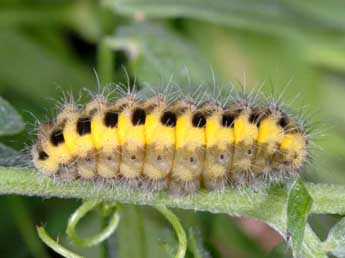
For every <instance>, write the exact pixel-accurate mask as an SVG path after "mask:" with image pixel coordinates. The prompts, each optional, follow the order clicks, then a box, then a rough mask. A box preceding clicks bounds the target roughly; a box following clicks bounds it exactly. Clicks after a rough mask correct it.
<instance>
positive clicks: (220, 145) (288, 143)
mask: <svg viewBox="0 0 345 258" xmlns="http://www.w3.org/2000/svg"><path fill="white" fill-rule="evenodd" d="M117 93H119V91H117ZM117 95H119V94H117ZM307 144H308V135H307V133H306V131H305V129H304V126H303V125H302V123H301V122H299V121H298V120H297V119H295V118H293V117H291V116H289V115H287V113H286V112H284V111H282V108H281V107H280V105H278V104H275V103H268V104H267V103H261V104H257V103H255V104H254V103H253V101H251V100H250V98H232V101H227V102H226V103H221V102H219V101H217V100H215V99H210V98H208V100H207V101H195V100H193V99H191V98H188V97H185V96H183V95H182V96H179V97H175V98H174V99H173V100H171V99H169V98H168V97H167V96H166V95H165V94H155V95H154V96H151V97H148V98H142V97H139V96H138V94H135V93H133V92H132V93H129V94H126V95H125V96H122V97H119V98H118V99H116V100H115V101H108V100H107V98H105V97H104V96H102V95H97V96H96V97H95V98H94V99H93V100H92V101H91V102H89V103H88V104H86V105H85V106H84V107H81V106H79V105H76V104H74V103H68V104H65V105H64V106H63V108H62V110H61V112H60V113H59V114H58V115H57V117H56V119H54V120H53V121H50V122H49V123H43V124H41V125H40V127H39V130H38V139H37V142H36V143H35V144H34V146H33V148H32V156H33V163H34V165H35V167H36V168H37V169H38V170H39V171H40V172H41V173H42V174H43V175H47V176H54V177H59V178H62V179H68V180H77V179H83V180H88V179H96V178H102V179H103V180H104V181H107V180H109V181H111V182H119V183H122V184H124V185H126V186H129V187H134V188H137V187H138V188H139V187H140V188H144V189H147V190H149V191H159V190H163V189H169V191H170V192H171V193H173V194H181V193H182V194H188V193H193V192H195V191H197V190H198V189H199V188H200V187H204V188H206V189H207V190H223V189H224V188H225V186H226V185H228V184H229V183H233V184H235V185H236V184H243V183H245V184H250V183H252V181H255V179H256V178H266V177H269V176H271V175H273V176H278V177H279V176H282V175H288V174H297V173H298V171H299V170H300V169H301V168H302V167H303V165H304V163H305V161H306V159H307V155H308V153H307Z"/></svg>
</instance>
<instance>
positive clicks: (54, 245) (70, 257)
mask: <svg viewBox="0 0 345 258" xmlns="http://www.w3.org/2000/svg"><path fill="white" fill-rule="evenodd" d="M37 232H38V236H39V237H40V239H41V240H42V241H43V242H44V243H45V244H46V245H47V246H49V247H50V248H51V249H53V250H54V251H55V252H57V253H58V254H60V255H62V256H63V257H66V258H83V256H80V255H78V254H76V253H73V252H71V251H70V250H68V249H66V248H64V247H63V246H61V245H60V244H59V243H58V242H56V241H55V240H54V239H52V238H51V237H50V236H49V235H48V233H47V232H46V230H45V229H44V227H37Z"/></svg>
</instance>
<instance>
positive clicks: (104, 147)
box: [85, 97, 121, 178]
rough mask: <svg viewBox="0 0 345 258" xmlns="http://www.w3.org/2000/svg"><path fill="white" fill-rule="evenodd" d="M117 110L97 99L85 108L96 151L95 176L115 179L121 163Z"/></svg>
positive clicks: (103, 100) (102, 99) (100, 98)
mask: <svg viewBox="0 0 345 258" xmlns="http://www.w3.org/2000/svg"><path fill="white" fill-rule="evenodd" d="M119 112H120V111H119V109H117V108H116V107H112V106H110V105H108V104H107V102H106V100H105V99H104V98H102V97H98V98H96V99H95V100H93V101H92V102H90V103H89V104H88V105H87V106H86V107H85V113H86V115H87V116H88V117H90V119H91V136H92V141H93V144H94V147H95V149H96V159H97V164H96V166H97V168H96V171H97V175H99V176H101V177H104V178H117V177H118V176H119V168H120V161H121V156H120V154H121V147H120V140H119V135H118V116H119Z"/></svg>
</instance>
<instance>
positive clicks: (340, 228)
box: [325, 218, 345, 257]
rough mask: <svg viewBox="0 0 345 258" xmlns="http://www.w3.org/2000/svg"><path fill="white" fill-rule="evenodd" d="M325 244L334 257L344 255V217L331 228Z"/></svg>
mask: <svg viewBox="0 0 345 258" xmlns="http://www.w3.org/2000/svg"><path fill="white" fill-rule="evenodd" d="M325 246H326V247H327V249H329V250H330V252H331V253H332V254H333V255H335V256H336V257H345V218H342V219H341V220H340V221H339V222H338V223H337V224H335V225H334V226H333V227H332V228H331V230H330V231H329V233H328V237H327V240H326V242H325Z"/></svg>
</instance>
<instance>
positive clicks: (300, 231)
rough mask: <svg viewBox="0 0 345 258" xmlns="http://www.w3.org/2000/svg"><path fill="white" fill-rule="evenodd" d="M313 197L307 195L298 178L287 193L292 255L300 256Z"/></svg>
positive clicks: (288, 227) (288, 226)
mask: <svg viewBox="0 0 345 258" xmlns="http://www.w3.org/2000/svg"><path fill="white" fill-rule="evenodd" d="M312 203H313V199H312V198H311V196H310V195H309V193H308V191H307V189H306V187H305V185H304V183H303V181H302V180H301V178H298V179H297V180H296V181H295V182H294V184H293V186H292V188H291V190H290V193H289V199H288V207H287V216H288V218H287V230H288V235H290V236H291V238H292V248H293V249H292V250H293V254H294V257H300V252H301V248H302V243H303V239H304V230H305V226H306V223H307V219H308V215H309V212H310V210H311V207H312Z"/></svg>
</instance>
